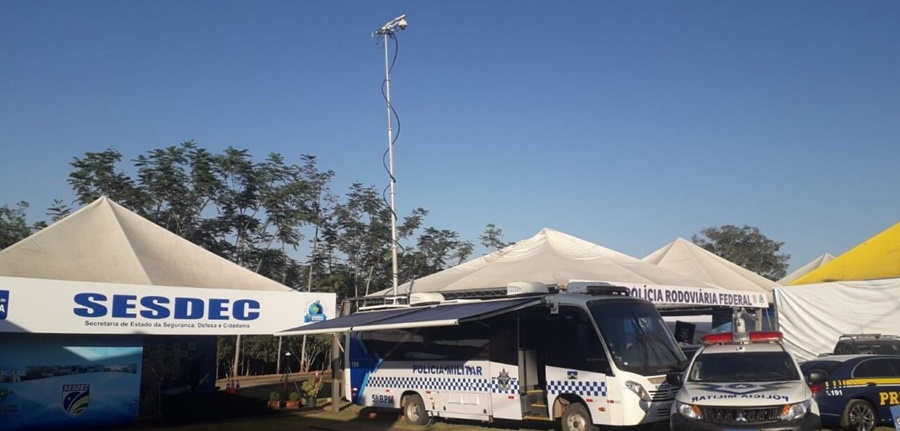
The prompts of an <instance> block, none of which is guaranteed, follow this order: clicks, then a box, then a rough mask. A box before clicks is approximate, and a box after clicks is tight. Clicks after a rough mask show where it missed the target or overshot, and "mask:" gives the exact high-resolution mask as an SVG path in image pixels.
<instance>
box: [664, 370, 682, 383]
mask: <svg viewBox="0 0 900 431" xmlns="http://www.w3.org/2000/svg"><path fill="white" fill-rule="evenodd" d="M666 383H668V384H669V385H671V386H681V385H682V384H684V373H669V374H666Z"/></svg>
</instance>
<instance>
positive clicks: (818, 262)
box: [778, 253, 834, 286]
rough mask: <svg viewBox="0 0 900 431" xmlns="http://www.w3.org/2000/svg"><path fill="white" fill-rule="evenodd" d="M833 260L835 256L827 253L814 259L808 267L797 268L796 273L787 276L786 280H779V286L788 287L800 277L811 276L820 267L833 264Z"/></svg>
mask: <svg viewBox="0 0 900 431" xmlns="http://www.w3.org/2000/svg"><path fill="white" fill-rule="evenodd" d="M832 260H834V256H832V255H831V254H830V253H825V254H823V255H821V256H819V257H817V258H815V259H813V260H812V261H810V262H809V263H807V264H806V265H803V266H801V267H800V268H797V269H796V270H794V272H792V273H790V274H788V275H785V276H784V278H782V279H781V280H778V284H780V285H782V286H787V285H789V284H791V283H793V282H794V281H795V280H797V279H799V278H800V277H803V276H804V275H806V274H809V273H810V272H813V271H814V270H816V269H818V268H819V267H820V266H822V265H825V264H826V263H828V262H831V261H832Z"/></svg>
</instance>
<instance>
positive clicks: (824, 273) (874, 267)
mask: <svg viewBox="0 0 900 431" xmlns="http://www.w3.org/2000/svg"><path fill="white" fill-rule="evenodd" d="M884 278H900V223H897V224H895V225H893V226H891V227H890V228H888V229H886V230H885V231H884V232H881V233H879V234H878V235H875V236H873V237H872V238H869V239H868V240H867V241H865V242H863V243H862V244H859V245H857V246H856V247H853V248H852V249H850V250H849V251H847V252H845V253H844V254H842V255H840V256H838V257H836V258H834V260H832V261H831V262H828V263H827V264H825V265H822V266H821V267H819V268H818V269H816V270H814V271H812V272H810V273H808V274H806V275H804V276H803V277H800V278H798V279H797V280H795V281H794V282H793V283H791V284H790V285H791V286H796V285H798V284H810V283H825V282H829V281H852V280H878V279H884Z"/></svg>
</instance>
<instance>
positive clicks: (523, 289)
mask: <svg viewBox="0 0 900 431" xmlns="http://www.w3.org/2000/svg"><path fill="white" fill-rule="evenodd" d="M547 293H550V289H548V288H547V285H546V284H544V283H538V282H536V281H514V282H512V283H509V284H507V285H506V296H518V295H535V294H547Z"/></svg>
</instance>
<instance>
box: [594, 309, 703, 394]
mask: <svg viewBox="0 0 900 431" xmlns="http://www.w3.org/2000/svg"><path fill="white" fill-rule="evenodd" d="M588 308H589V309H590V310H591V314H592V315H593V317H594V321H595V322H597V326H598V327H599V328H600V333H601V334H602V335H603V339H604V340H605V341H606V346H607V348H608V349H609V354H610V355H611V356H612V358H613V361H615V363H616V366H617V367H618V368H619V369H620V370H622V371H628V372H632V373H637V374H640V375H644V376H651V375H660V374H666V373H669V372H673V371H681V370H683V369H684V367H685V366H686V365H687V362H688V360H687V358H686V357H685V356H684V353H682V352H681V349H679V348H678V344H677V343H676V342H675V338H674V337H673V336H672V334H671V333H670V332H669V329H668V327H667V326H666V323H665V322H664V321H663V319H662V317H661V316H660V315H659V312H658V311H656V307H654V306H653V304H650V303H646V302H642V301H634V300H625V299H623V300H617V301H591V302H588Z"/></svg>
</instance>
